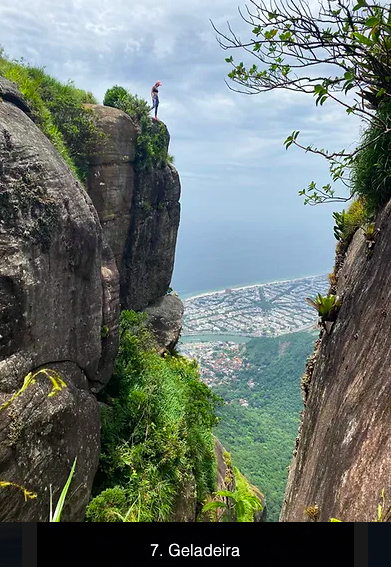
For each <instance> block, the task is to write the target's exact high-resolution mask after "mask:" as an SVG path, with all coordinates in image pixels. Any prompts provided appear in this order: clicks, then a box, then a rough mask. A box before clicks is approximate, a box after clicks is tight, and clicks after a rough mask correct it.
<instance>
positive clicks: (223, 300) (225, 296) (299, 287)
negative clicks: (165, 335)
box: [182, 275, 329, 337]
mask: <svg viewBox="0 0 391 567" xmlns="http://www.w3.org/2000/svg"><path fill="white" fill-rule="evenodd" d="M328 287H329V284H328V280H327V276H325V275H321V276H312V277H307V278H302V279H296V280H289V281H282V282H275V283H268V284H261V285H255V286H247V287H242V288H235V289H226V290H224V291H217V292H214V293H209V294H205V295H200V296H196V297H192V298H189V299H186V300H185V301H184V305H185V316H184V322H183V329H182V337H186V336H189V335H209V334H218V335H240V336H244V337H262V336H276V335H281V334H284V333H291V332H293V331H302V330H305V329H308V328H309V327H311V326H313V325H314V324H315V323H316V312H315V311H314V309H313V308H312V307H311V306H310V305H309V304H308V303H307V302H306V300H305V298H306V297H310V298H312V299H314V298H315V296H316V294H317V293H321V294H322V295H325V294H326V293H327V289H328Z"/></svg>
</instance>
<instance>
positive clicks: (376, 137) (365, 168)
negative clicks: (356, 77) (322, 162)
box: [352, 100, 391, 213]
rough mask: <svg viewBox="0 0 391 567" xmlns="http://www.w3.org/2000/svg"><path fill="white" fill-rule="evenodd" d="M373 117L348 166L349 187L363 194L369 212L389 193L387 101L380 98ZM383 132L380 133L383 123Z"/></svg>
mask: <svg viewBox="0 0 391 567" xmlns="http://www.w3.org/2000/svg"><path fill="white" fill-rule="evenodd" d="M377 116H378V118H379V119H380V120H381V123H379V122H378V121H373V122H372V123H371V124H370V126H369V128H367V130H366V131H365V133H364V135H363V138H362V141H361V145H360V147H361V148H362V149H361V151H360V152H359V154H358V155H357V157H356V159H355V161H354V163H353V167H352V188H353V190H354V192H355V194H357V195H360V196H362V197H363V198H365V202H366V208H367V210H368V212H369V213H374V212H376V211H377V210H378V209H379V207H381V206H382V205H384V204H385V203H386V202H387V201H388V199H390V197H391V135H390V132H391V103H390V102H389V100H387V101H386V102H383V103H382V104H381V105H380V107H379V109H378V112H377ZM382 123H384V124H386V126H387V133H386V135H383V130H384V127H383V124H382Z"/></svg>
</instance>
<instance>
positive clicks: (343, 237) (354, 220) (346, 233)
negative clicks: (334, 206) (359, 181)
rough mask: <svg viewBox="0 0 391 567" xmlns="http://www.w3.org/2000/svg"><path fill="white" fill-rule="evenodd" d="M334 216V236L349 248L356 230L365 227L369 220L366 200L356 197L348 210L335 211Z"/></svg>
mask: <svg viewBox="0 0 391 567" xmlns="http://www.w3.org/2000/svg"><path fill="white" fill-rule="evenodd" d="M333 218H334V220H335V226H334V236H335V238H336V239H337V240H338V241H339V242H341V243H342V245H343V246H344V248H347V246H348V245H349V243H350V241H351V239H352V238H353V236H354V233H355V232H356V230H357V229H359V228H364V225H366V224H367V222H368V220H369V216H368V212H367V206H366V201H365V200H364V199H363V198H359V199H356V200H355V201H353V202H352V203H351V205H350V207H349V209H348V210H347V211H345V210H343V211H341V212H340V213H338V212H335V213H333Z"/></svg>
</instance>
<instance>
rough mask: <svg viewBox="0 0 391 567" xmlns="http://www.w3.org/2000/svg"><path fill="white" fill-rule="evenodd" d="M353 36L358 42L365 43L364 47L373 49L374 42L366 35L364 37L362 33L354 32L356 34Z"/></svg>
mask: <svg viewBox="0 0 391 567" xmlns="http://www.w3.org/2000/svg"><path fill="white" fill-rule="evenodd" d="M353 36H354V37H355V38H356V39H358V41H359V42H360V43H363V44H364V45H367V46H368V47H372V45H373V42H372V41H371V40H370V39H369V38H368V37H366V36H365V35H363V34H362V33H358V32H354V33H353Z"/></svg>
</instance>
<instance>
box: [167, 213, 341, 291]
mask: <svg viewBox="0 0 391 567" xmlns="http://www.w3.org/2000/svg"><path fill="white" fill-rule="evenodd" d="M193 224H194V223H193ZM334 250H335V239H334V237H333V233H332V230H331V231H330V232H328V231H324V232H320V231H316V230H314V231H313V235H312V238H308V235H307V234H305V233H304V231H303V232H300V231H296V233H295V232H294V231H292V233H291V234H285V235H282V234H281V233H279V234H278V237H274V236H271V235H270V234H268V233H267V231H265V230H264V228H263V227H262V226H259V227H256V228H254V227H253V229H252V230H251V234H247V235H244V234H243V233H241V234H239V233H238V232H237V231H236V230H234V229H231V231H230V232H229V231H227V230H224V229H223V230H219V229H218V228H216V227H213V226H212V227H206V228H205V227H204V228H203V231H202V232H200V231H197V230H196V228H195V227H194V226H192V225H191V224H190V225H189V226H184V227H181V228H180V231H179V235H178V243H177V250H176V259H175V266H174V274H173V278H172V283H171V287H172V288H173V289H174V290H175V291H176V292H177V293H178V294H179V296H180V297H181V298H182V299H186V298H188V297H191V296H193V295H197V294H199V293H207V292H211V291H218V290H221V289H226V288H230V287H239V286H246V285H252V284H261V283H268V282H272V281H281V280H292V279H296V278H303V277H307V276H313V275H319V274H326V273H329V272H331V271H332V269H333V265H334Z"/></svg>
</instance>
